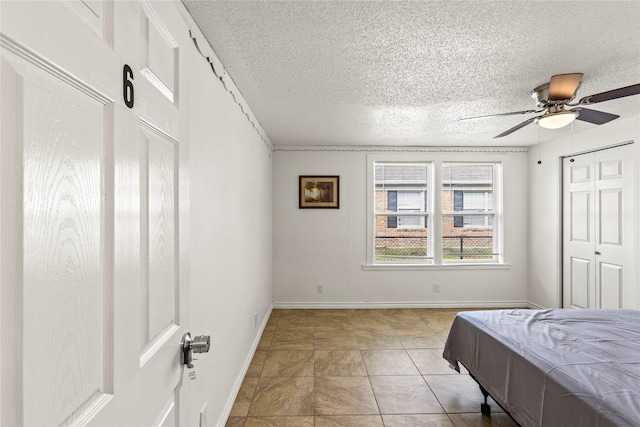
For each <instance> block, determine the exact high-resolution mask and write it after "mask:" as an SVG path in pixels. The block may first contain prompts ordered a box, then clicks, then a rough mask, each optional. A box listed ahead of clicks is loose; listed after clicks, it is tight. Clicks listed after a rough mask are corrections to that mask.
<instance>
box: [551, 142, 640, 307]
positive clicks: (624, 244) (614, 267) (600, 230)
mask: <svg viewBox="0 0 640 427" xmlns="http://www.w3.org/2000/svg"><path fill="white" fill-rule="evenodd" d="M633 149H634V147H633V145H625V146H620V147H615V148H611V149H607V150H601V151H596V152H593V153H586V154H582V155H577V156H573V157H570V158H565V159H564V160H563V303H564V306H565V307H572V308H637V307H634V301H635V300H636V298H635V288H634V284H633V272H634V268H635V265H634V263H633V251H634V248H633V235H634V224H633V194H634V182H633V177H634V173H635V172H634V165H633V161H632V159H633V156H634V152H633Z"/></svg>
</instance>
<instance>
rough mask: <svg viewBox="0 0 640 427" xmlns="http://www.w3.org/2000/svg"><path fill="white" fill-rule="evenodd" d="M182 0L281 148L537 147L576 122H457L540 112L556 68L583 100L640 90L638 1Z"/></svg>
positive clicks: (628, 109) (607, 105)
mask: <svg viewBox="0 0 640 427" xmlns="http://www.w3.org/2000/svg"><path fill="white" fill-rule="evenodd" d="M183 2H184V4H185V5H186V7H187V9H188V10H189V12H190V13H191V15H192V16H193V18H194V19H195V21H196V23H197V24H198V25H199V27H200V29H201V30H202V32H203V33H204V35H205V36H206V37H207V39H208V41H209V43H210V44H211V46H212V47H213V50H214V51H215V52H216V54H217V56H218V57H219V59H220V61H221V62H222V64H223V65H224V67H225V68H226V70H227V72H228V73H229V75H230V76H231V77H232V78H233V80H234V81H235V83H236V85H237V86H238V88H239V89H240V91H241V92H242V94H243V96H244V98H245V99H246V100H247V102H248V104H249V105H250V107H251V109H252V110H253V112H254V113H255V115H256V117H257V119H258V121H259V122H260V123H261V125H262V127H263V128H264V130H265V131H266V133H267V135H268V136H269V138H270V139H271V141H272V142H273V144H274V145H276V146H278V145H285V146H287V145H391V146H394V145H417V146H428V145H431V146H433V145H466V146H469V145H470V146H474V145H509V146H517V145H530V144H534V143H537V142H538V140H539V138H540V140H541V141H545V140H548V139H552V138H555V137H558V136H562V135H567V134H570V132H571V126H568V127H567V128H564V129H560V130H555V131H550V130H546V129H540V128H539V127H538V125H536V124H532V125H529V126H527V127H525V128H523V129H522V130H520V131H517V132H515V133H513V134H511V135H509V136H507V137H504V138H499V139H493V137H494V136H495V135H498V134H500V133H501V132H503V131H505V130H507V129H509V128H511V127H512V126H515V125H516V124H518V123H520V122H522V121H524V120H526V119H527V118H529V117H531V116H532V115H527V116H521V115H518V116H508V117H501V118H491V119H485V120H474V121H467V122H458V121H457V120H458V119H459V118H463V117H469V116H478V115H485V114H493V113H504V112H510V111H520V110H529V109H535V102H534V100H533V99H532V98H531V97H530V93H531V90H532V89H533V88H534V87H536V86H538V85H540V84H542V83H545V82H548V81H549V78H550V77H551V76H552V75H554V74H561V73H572V72H582V73H584V78H583V81H582V86H581V87H580V89H579V91H578V95H577V98H578V99H579V98H581V97H583V96H586V95H590V94H593V93H599V92H603V91H606V90H610V89H615V88H618V87H623V86H628V85H631V84H636V83H640V2H638V1H627V2H619V1H593V2H589V1H574V2H565V1H508V2H497V1H491V2H487V1H469V2H461V1H417V2H416V1H414V2H400V1H374V2H368V1H280V2H277V1H195V0H183ZM590 108H593V109H597V110H601V111H606V112H610V113H614V114H618V115H620V116H622V117H625V116H629V115H632V114H638V113H639V112H640V95H637V96H632V97H628V98H624V99H619V100H613V101H607V102H603V103H600V104H597V105H593V106H592V107H590ZM618 120H620V119H618ZM594 126H595V125H593V124H590V123H585V122H580V121H576V122H575V124H574V132H575V133H578V132H580V131H583V130H586V129H590V128H592V127H594ZM603 126H607V125H606V124H605V125H603ZM539 129H540V131H539Z"/></svg>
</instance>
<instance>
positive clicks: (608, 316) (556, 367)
mask: <svg viewBox="0 0 640 427" xmlns="http://www.w3.org/2000/svg"><path fill="white" fill-rule="evenodd" d="M443 356H444V358H445V359H446V360H447V361H448V362H449V363H450V364H451V365H452V367H453V368H455V369H456V370H457V371H458V372H460V364H462V365H463V366H464V367H465V368H466V369H467V370H468V371H469V373H470V374H471V376H472V377H473V378H474V379H475V380H476V381H477V382H478V384H479V385H480V388H481V390H482V391H483V393H485V403H484V404H482V411H483V413H485V414H489V413H490V412H489V409H488V405H486V403H487V402H486V396H487V394H489V395H490V396H491V397H492V398H493V399H494V400H495V401H496V402H497V403H498V404H499V405H500V406H501V407H502V408H503V409H504V410H505V411H506V412H508V413H509V414H510V415H511V417H512V418H513V419H514V420H515V421H516V422H518V423H519V424H520V425H522V426H526V427H528V426H562V427H573V426H579V427H589V426H593V427H608V426H634V427H638V426H640V311H639V310H567V309H550V310H488V311H466V312H461V313H458V315H457V316H456V318H455V319H454V321H453V324H452V326H451V330H450V332H449V336H448V338H447V342H446V344H445V348H444V353H443Z"/></svg>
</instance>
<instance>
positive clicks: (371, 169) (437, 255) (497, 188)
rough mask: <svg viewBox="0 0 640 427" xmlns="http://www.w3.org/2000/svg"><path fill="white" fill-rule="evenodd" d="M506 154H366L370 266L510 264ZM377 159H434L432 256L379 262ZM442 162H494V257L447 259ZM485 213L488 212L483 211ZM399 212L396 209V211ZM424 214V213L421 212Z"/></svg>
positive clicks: (367, 265)
mask: <svg viewBox="0 0 640 427" xmlns="http://www.w3.org/2000/svg"><path fill="white" fill-rule="evenodd" d="M505 160H506V156H505V155H501V154H496V153H455V154H454V153H428V152H426V153H387V154H369V155H368V156H367V213H366V215H367V260H366V262H365V264H364V266H363V267H364V268H365V269H369V268H374V269H375V268H381V269H384V268H392V269H395V268H400V269H402V268H416V267H418V268H457V267H461V268H463V267H472V268H475V267H478V268H482V267H488V268H494V267H496V266H498V267H499V266H502V265H507V264H506V263H505V253H504V238H503V229H504V224H503V222H504V221H503V200H502V198H503V180H502V177H503V168H504V163H505ZM377 162H389V163H393V162H398V163H401V162H404V163H431V171H432V178H433V179H432V180H431V182H432V188H431V187H430V188H428V189H427V194H428V197H429V199H430V200H429V203H428V206H429V214H428V221H429V222H428V227H429V228H430V229H431V232H430V235H429V240H430V244H431V245H432V249H431V255H432V258H431V259H430V260H429V261H428V262H424V263H415V262H411V263H406V264H404V263H401V262H377V261H376V260H375V217H376V213H375V190H376V189H375V164H376V163H377ZM443 163H467V164H493V165H496V166H497V167H494V168H493V173H494V176H493V188H492V192H493V204H494V212H493V213H492V214H491V215H492V216H493V246H494V254H495V257H494V259H491V260H459V261H457V260H456V261H451V260H444V261H443V254H442V218H443V216H444V215H445V213H443V212H442V165H443ZM450 214H452V215H463V216H465V215H478V214H479V212H478V211H467V212H465V211H460V212H451V213H450ZM481 214H486V212H481ZM396 215H397V213H396ZM422 215H424V214H422Z"/></svg>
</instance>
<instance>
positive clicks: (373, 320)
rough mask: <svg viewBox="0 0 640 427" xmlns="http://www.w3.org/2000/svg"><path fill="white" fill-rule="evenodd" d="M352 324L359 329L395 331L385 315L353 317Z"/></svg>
mask: <svg viewBox="0 0 640 427" xmlns="http://www.w3.org/2000/svg"><path fill="white" fill-rule="evenodd" d="M350 320H351V325H352V326H353V329H355V330H357V331H369V332H393V330H392V329H391V326H389V324H388V323H387V321H386V319H384V318H383V317H372V316H358V317H351V318H350Z"/></svg>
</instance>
